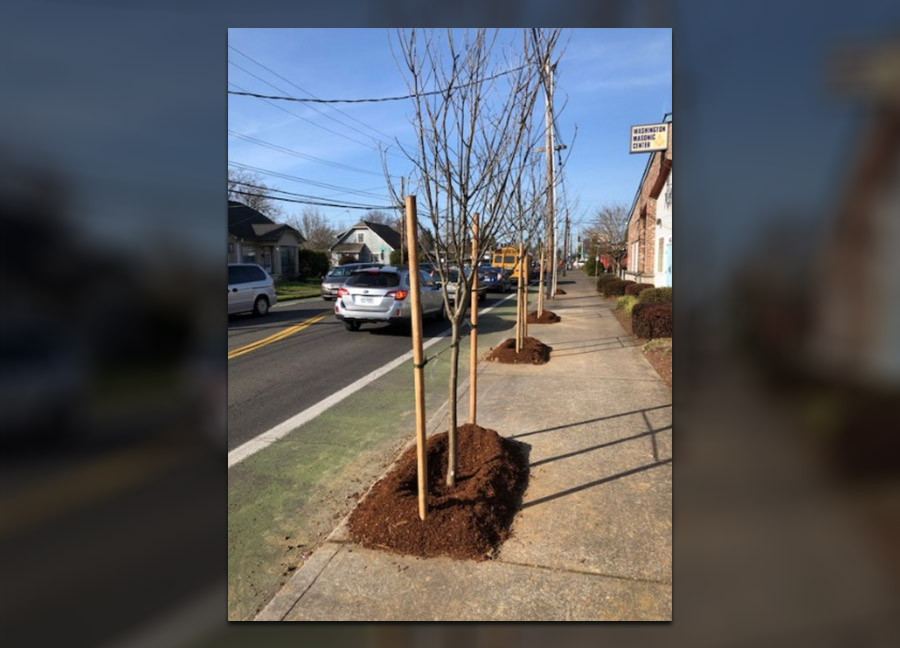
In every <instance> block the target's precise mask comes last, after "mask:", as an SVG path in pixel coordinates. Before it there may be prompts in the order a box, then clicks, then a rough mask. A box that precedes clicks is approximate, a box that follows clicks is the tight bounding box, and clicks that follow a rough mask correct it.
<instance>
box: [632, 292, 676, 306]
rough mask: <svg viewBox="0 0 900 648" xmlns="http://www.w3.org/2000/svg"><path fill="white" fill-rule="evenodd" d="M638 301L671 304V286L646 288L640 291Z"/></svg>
mask: <svg viewBox="0 0 900 648" xmlns="http://www.w3.org/2000/svg"><path fill="white" fill-rule="evenodd" d="M638 301H640V302H641V303H642V304H671V303H672V289H671V288H648V289H647V290H644V291H642V292H641V293H640V295H639V297H638Z"/></svg>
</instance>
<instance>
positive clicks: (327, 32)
mask: <svg viewBox="0 0 900 648" xmlns="http://www.w3.org/2000/svg"><path fill="white" fill-rule="evenodd" d="M520 34H521V32H520V31H519V30H503V31H501V33H500V37H499V39H498V42H505V43H513V42H518V40H520V39H521V36H520ZM517 39H518V40H517ZM390 40H391V35H390V34H389V32H388V31H386V30H382V29H230V30H229V33H228V44H229V46H230V47H229V48H228V49H227V53H228V61H229V63H228V64H227V65H228V82H229V86H228V88H229V89H230V90H239V89H243V90H246V91H250V92H256V93H260V94H269V95H285V94H290V95H293V96H296V97H307V96H310V94H311V95H314V96H316V97H318V98H324V99H333V98H369V97H387V96H396V95H403V94H406V93H407V89H406V85H405V82H404V80H403V77H402V75H401V73H400V71H399V69H398V67H397V64H396V62H395V61H394V58H393V55H392V52H391V47H390ZM563 49H564V51H562V58H561V61H560V64H559V67H558V69H557V75H556V84H557V92H556V98H555V108H556V109H557V111H558V115H559V116H558V125H559V132H558V136H559V140H560V141H561V142H562V143H563V144H566V145H571V146H572V149H571V155H570V157H569V158H568V162H567V166H566V169H565V173H566V179H567V198H568V202H569V204H570V205H572V206H573V208H574V203H575V202H576V200H577V201H578V206H577V211H573V212H572V218H573V220H578V219H583V218H589V217H590V215H591V214H592V213H593V212H594V210H596V209H597V208H599V207H600V206H602V205H603V204H605V203H609V202H622V203H625V204H627V205H629V206H630V204H631V201H632V199H633V197H634V193H635V189H636V187H637V184H638V182H639V181H640V177H641V174H642V172H643V169H644V165H645V164H646V161H647V156H646V155H637V154H636V155H629V153H628V135H629V126H630V125H632V124H641V123H653V122H658V121H661V120H662V116H663V114H664V113H666V112H669V111H671V110H672V31H671V30H670V29H575V30H565V31H564V32H563V36H562V38H561V41H560V46H559V47H558V50H557V51H561V50H563ZM245 55H246V56H245ZM247 56H249V57H251V58H252V59H254V60H250V59H248V58H247ZM254 61H255V62H254ZM258 63H259V64H262V65H264V66H266V67H268V68H270V70H267V69H265V68H263V67H261V66H260V65H258ZM498 65H499V64H498ZM276 74H277V75H280V76H281V77H283V78H279V76H276ZM254 75H255V76H254ZM270 84H271V85H270ZM301 89H302V90H301ZM304 91H305V92H306V93H309V94H305V93H304ZM273 104H275V105H273ZM276 106H277V107H276ZM336 107H337V109H338V110H336V109H335V105H334V104H330V105H323V104H300V103H294V102H280V101H275V102H271V103H267V102H266V101H263V100H261V99H256V98H249V97H240V96H235V95H228V129H229V131H230V133H229V136H228V159H229V161H231V162H235V163H239V164H242V165H247V166H250V167H255V169H266V170H267V171H272V172H275V173H278V174H282V175H281V176H273V175H269V174H266V173H263V172H260V171H256V170H255V169H250V170H251V171H254V172H256V173H259V174H260V175H261V176H262V177H263V178H264V181H265V182H266V184H268V185H269V186H271V187H274V188H277V189H281V190H285V191H291V192H296V193H302V194H307V195H312V196H317V197H321V198H323V199H325V200H326V201H339V202H345V201H346V202H356V203H363V204H367V205H369V204H371V205H387V204H388V201H387V191H386V188H385V181H384V178H383V175H382V165H381V160H380V157H379V154H378V152H377V144H376V142H377V140H381V141H382V142H390V141H391V140H392V138H397V139H399V140H400V141H406V142H408V141H410V140H411V139H412V132H413V131H412V127H411V125H410V121H409V118H408V115H409V114H410V111H411V103H410V102H409V101H393V102H381V103H364V104H337V105H336ZM536 109H537V110H539V111H541V112H542V111H543V103H542V101H539V102H538V105H537V106H536ZM560 110H561V112H559V111H560ZM576 126H577V137H575V141H574V144H573V141H572V140H573V136H574V135H575V132H576ZM235 133H239V134H240V135H242V136H244V137H251V138H254V139H256V140H259V141H263V142H267V143H270V144H275V145H278V146H280V147H284V148H287V149H291V150H292V151H293V153H288V152H285V151H278V150H273V149H272V148H271V147H267V146H265V145H262V144H260V143H259V142H258V141H248V140H247V139H244V138H241V137H238V136H236V135H235ZM298 154H299V155H298ZM310 158H315V159H310ZM329 163H330V164H329ZM388 164H389V171H390V173H391V174H395V175H401V174H403V173H407V172H408V170H409V166H410V165H409V162H408V161H406V160H405V159H404V158H403V156H402V154H401V153H400V152H399V151H398V150H397V149H396V147H394V148H392V149H391V155H389V157H388ZM335 165H343V166H335ZM348 167H350V168H348ZM284 175H288V176H294V177H295V178H299V179H292V178H285V177H283V176H284ZM562 199H563V196H562V195H560V200H562ZM281 204H282V208H283V209H284V210H285V212H286V213H287V214H292V213H296V214H299V213H300V211H301V210H302V209H303V205H299V204H292V203H281ZM320 210H321V212H322V213H323V214H324V215H325V216H326V217H327V218H328V219H329V220H330V221H331V222H332V223H333V224H334V225H336V226H349V225H352V224H353V223H354V222H356V221H357V220H359V218H361V217H362V216H363V215H364V214H365V212H364V211H356V210H347V209H341V208H331V207H321V208H320Z"/></svg>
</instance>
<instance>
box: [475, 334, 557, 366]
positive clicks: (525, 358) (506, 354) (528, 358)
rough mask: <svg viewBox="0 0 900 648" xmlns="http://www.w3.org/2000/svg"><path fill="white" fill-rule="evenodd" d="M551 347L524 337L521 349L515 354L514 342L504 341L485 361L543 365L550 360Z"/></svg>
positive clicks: (512, 340)
mask: <svg viewBox="0 0 900 648" xmlns="http://www.w3.org/2000/svg"><path fill="white" fill-rule="evenodd" d="M552 350H553V348H552V347H549V346H547V345H546V344H544V343H543V342H541V341H540V340H538V339H536V338H533V337H526V338H525V344H523V345H522V349H521V350H520V351H519V352H518V353H516V341H515V340H514V339H513V338H509V339H508V340H504V341H503V342H502V343H501V344H500V345H498V346H497V348H495V349H494V350H493V351H491V352H490V353H489V354H488V356H487V359H488V360H492V361H494V362H503V363H507V364H544V363H546V362H547V361H548V360H550V352H551V351H552Z"/></svg>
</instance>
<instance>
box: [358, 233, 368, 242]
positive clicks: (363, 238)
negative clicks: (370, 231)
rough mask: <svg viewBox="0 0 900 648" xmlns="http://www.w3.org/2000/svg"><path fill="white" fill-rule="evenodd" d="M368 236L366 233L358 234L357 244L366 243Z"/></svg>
mask: <svg viewBox="0 0 900 648" xmlns="http://www.w3.org/2000/svg"><path fill="white" fill-rule="evenodd" d="M365 239H366V234H365V232H357V233H356V242H357V243H365V242H366V240H365Z"/></svg>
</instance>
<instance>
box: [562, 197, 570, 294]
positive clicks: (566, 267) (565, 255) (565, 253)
mask: <svg viewBox="0 0 900 648" xmlns="http://www.w3.org/2000/svg"><path fill="white" fill-rule="evenodd" d="M566 202H567V203H568V201H566ZM565 231H566V236H565V238H564V239H563V277H567V276H569V272H568V270H569V205H568V204H566V230H565Z"/></svg>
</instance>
